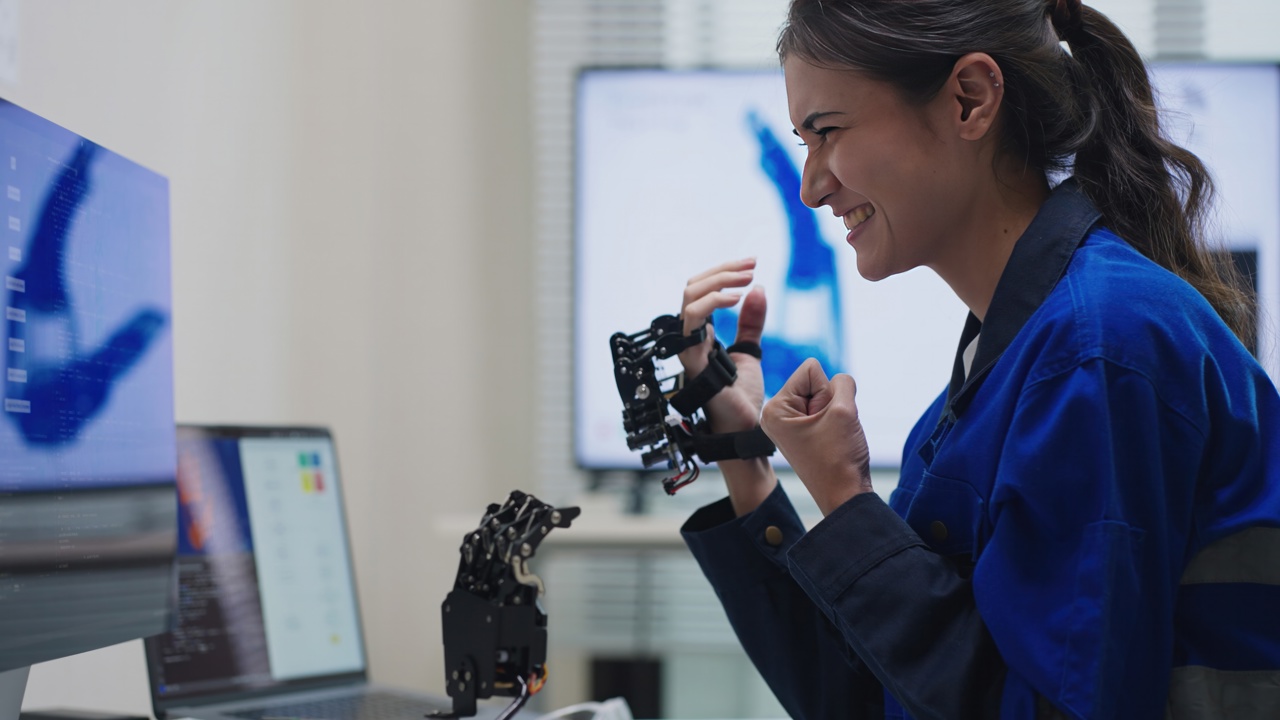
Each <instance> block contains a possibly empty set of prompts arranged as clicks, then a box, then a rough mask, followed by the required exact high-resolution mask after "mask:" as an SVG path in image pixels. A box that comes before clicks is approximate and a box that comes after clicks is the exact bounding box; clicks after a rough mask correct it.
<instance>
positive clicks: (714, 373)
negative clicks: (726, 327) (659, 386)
mask: <svg viewBox="0 0 1280 720" xmlns="http://www.w3.org/2000/svg"><path fill="white" fill-rule="evenodd" d="M737 379H738V366H737V365H734V364H733V361H732V360H730V359H729V353H727V352H725V351H724V346H723V345H721V344H720V343H718V342H717V343H716V344H715V345H714V346H713V347H712V348H711V352H709V353H707V369H706V370H703V371H702V372H700V373H698V377H696V378H694V379H693V380H690V381H689V382H688V383H686V384H685V386H684V388H682V389H681V390H680V392H678V393H676V394H675V395H673V396H671V407H673V408H675V409H676V412H678V413H680V414H681V415H684V416H685V417H689V416H690V415H692V414H694V413H695V412H697V411H698V408H700V407H702V406H703V405H706V404H707V401H708V400H710V399H711V398H713V397H715V396H716V393H718V392H720V391H721V390H723V389H724V388H725V386H727V385H732V384H733V382H734V381H735V380H737Z"/></svg>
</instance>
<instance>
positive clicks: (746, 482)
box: [716, 457, 778, 517]
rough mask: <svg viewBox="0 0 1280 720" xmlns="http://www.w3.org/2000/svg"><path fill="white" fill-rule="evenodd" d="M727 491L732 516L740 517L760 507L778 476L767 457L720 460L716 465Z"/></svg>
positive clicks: (774, 485)
mask: <svg viewBox="0 0 1280 720" xmlns="http://www.w3.org/2000/svg"><path fill="white" fill-rule="evenodd" d="M716 465H717V466H718V467H719V468H720V473H721V474H722V475H723V476H724V484H725V487H726V488H728V490H729V502H730V504H732V505H733V513H734V515H736V516H738V517H741V516H743V515H746V514H747V513H749V512H751V511H753V510H755V509H756V508H758V507H760V504H761V503H763V502H764V501H765V499H766V498H768V497H769V495H770V494H772V493H773V489H774V488H775V487H777V486H778V476H777V475H776V474H775V473H774V472H773V465H772V463H770V462H769V458H767V457H757V458H746V459H744V460H721V461H719V462H717V463H716Z"/></svg>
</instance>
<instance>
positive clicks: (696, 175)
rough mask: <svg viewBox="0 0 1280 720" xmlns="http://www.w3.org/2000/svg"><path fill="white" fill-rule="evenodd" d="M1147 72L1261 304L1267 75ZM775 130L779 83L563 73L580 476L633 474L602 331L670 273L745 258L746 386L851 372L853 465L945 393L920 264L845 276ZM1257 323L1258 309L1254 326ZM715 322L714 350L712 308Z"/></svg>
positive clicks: (1269, 236) (937, 326) (832, 233)
mask: <svg viewBox="0 0 1280 720" xmlns="http://www.w3.org/2000/svg"><path fill="white" fill-rule="evenodd" d="M1153 75H1154V78H1155V81H1156V85H1157V89H1158V92H1159V95H1160V100H1161V103H1162V105H1163V106H1164V107H1166V108H1167V109H1168V110H1169V112H1168V113H1167V114H1166V116H1165V122H1166V125H1167V127H1168V128H1169V130H1170V133H1171V134H1172V135H1173V136H1174V137H1175V138H1177V139H1178V140H1179V141H1181V142H1183V143H1184V144H1186V145H1187V146H1188V147H1189V148H1190V149H1192V150H1193V151H1195V152H1196V153H1198V154H1199V155H1200V156H1201V157H1202V159H1204V160H1205V161H1206V162H1207V163H1208V164H1209V166H1210V169H1211V171H1212V172H1213V173H1214V175H1215V178H1216V180H1217V184H1218V190H1219V194H1220V195H1219V197H1220V202H1219V212H1218V213H1217V222H1216V223H1215V227H1216V230H1215V233H1217V234H1218V235H1219V236H1220V238H1221V239H1222V240H1223V241H1224V242H1225V245H1226V246H1227V249H1230V250H1232V251H1233V252H1235V253H1236V254H1237V255H1238V256H1239V257H1240V258H1241V259H1243V261H1244V262H1245V263H1246V264H1248V263H1252V264H1253V265H1254V266H1255V267H1256V276H1255V277H1256V281H1257V287H1258V290H1259V293H1260V296H1261V300H1262V306H1263V307H1264V308H1268V307H1270V308H1280V303H1277V302H1276V296H1277V292H1276V291H1277V279H1278V277H1280V251H1278V248H1280V70H1278V69H1277V68H1276V67H1274V66H1270V65H1211V64H1179V65H1159V66H1156V67H1155V68H1154V70H1153ZM791 130H792V125H791V121H790V119H789V118H788V115H787V102H786V94H785V90H784V87H783V78H782V73H781V70H759V71H730V70H697V71H671V70H631V69H623V70H607V69H606V70H590V71H586V72H584V73H582V74H581V76H580V78H579V82H578V88H577V107H576V147H575V150H576V160H575V198H574V199H575V240H574V248H575V251H574V336H573V337H574V352H573V356H574V450H575V454H576V459H577V462H578V464H579V465H580V466H582V467H585V468H590V469H639V468H640V462H639V454H638V453H634V452H631V451H629V450H628V449H627V445H626V441H625V437H626V436H625V433H624V431H623V428H622V422H621V409H622V405H621V401H620V399H619V398H618V394H617V389H616V385H615V384H614V380H613V375H612V369H613V368H612V360H611V356H610V353H609V349H608V341H609V337H610V335H612V334H613V333H615V332H618V331H625V332H628V333H631V332H636V331H638V330H641V329H643V328H645V327H647V326H648V324H649V322H650V321H651V320H652V319H653V318H654V317H655V316H657V315H660V314H664V313H673V314H674V313H677V312H679V310H680V308H679V302H680V297H681V292H682V289H683V287H684V284H685V282H686V280H687V279H688V278H689V277H691V276H693V275H694V274H696V273H698V272H700V271H702V270H704V269H706V268H709V267H711V266H713V265H715V264H718V263H721V262H724V261H726V260H731V259H735V258H740V257H745V256H755V257H756V258H758V269H757V282H758V283H759V284H762V285H764V286H765V289H766V293H767V296H768V299H769V316H768V320H767V323H766V327H765V342H764V343H763V345H764V346H765V367H764V370H765V376H766V380H765V382H766V392H768V393H772V392H774V391H776V390H777V389H778V387H780V386H781V384H782V382H783V381H784V380H785V379H786V377H788V376H789V375H790V373H791V372H792V370H794V368H795V367H796V366H797V365H798V364H799V362H801V361H802V360H803V359H804V357H807V356H809V355H814V356H817V357H819V359H821V360H822V361H823V365H824V367H826V368H827V370H828V373H831V372H835V371H842V372H849V373H852V374H853V376H854V377H855V378H856V379H857V381H858V407H859V412H860V414H861V418H862V421H863V425H864V428H865V430H866V433H867V440H868V443H869V446H870V450H871V459H872V463H873V465H875V466H878V467H884V468H893V467H896V466H898V465H899V463H900V461H901V457H902V452H903V444H904V443H905V440H906V436H907V433H908V432H909V431H910V429H911V427H912V425H913V424H914V423H915V421H916V419H917V418H918V417H919V415H920V413H922V412H923V411H924V409H925V408H926V407H927V406H928V405H929V403H930V402H931V401H932V400H933V399H934V398H935V397H936V396H937V395H938V394H939V393H940V392H942V391H943V390H944V389H945V388H946V385H947V382H948V380H949V378H950V373H951V365H952V361H953V359H954V355H955V352H956V345H957V343H958V341H959V337H960V331H961V328H962V326H963V323H964V318H965V314H966V312H967V309H966V308H965V307H964V306H963V305H962V304H961V303H960V301H959V300H958V299H956V297H955V296H954V295H953V294H952V293H951V290H950V289H949V288H948V287H947V286H946V285H945V284H944V283H943V282H942V281H941V280H940V279H939V278H938V277H937V276H936V275H934V274H933V273H932V272H931V271H929V270H927V269H917V270H913V271H911V272H908V273H904V274H902V275H898V276H894V277H890V278H887V279H885V280H882V281H880V282H876V283H871V282H868V281H866V280H863V279H862V278H861V277H860V276H859V275H858V273H857V269H856V264H855V255H854V251H853V250H852V248H850V247H848V246H847V245H846V244H845V243H844V236H845V230H844V226H843V224H842V221H841V220H840V219H839V218H835V217H832V216H831V214H830V212H828V211H827V210H826V209H825V208H824V209H822V210H821V211H815V210H812V209H810V208H807V207H805V206H804V205H803V204H802V203H801V202H800V200H799V197H798V177H799V172H800V169H801V168H802V167H803V162H804V152H805V151H804V148H803V147H800V146H799V144H798V141H797V140H796V138H795V136H794V135H793V134H792V132H791ZM1274 315H1275V313H1274V312H1272V313H1270V314H1265V313H1264V318H1263V319H1264V322H1265V321H1266V320H1267V319H1268V318H1269V317H1270V318H1272V319H1274V318H1273V316H1274ZM715 322H716V332H717V334H718V335H720V336H721V339H722V340H723V341H724V342H725V343H726V344H727V343H729V342H731V341H732V334H733V326H734V316H733V315H732V313H731V312H730V313H723V314H718V315H717V316H716V318H715ZM1272 338H1274V333H1273V332H1271V331H1270V330H1269V329H1268V328H1267V327H1264V331H1263V333H1262V340H1261V341H1260V351H1261V353H1262V357H1263V360H1264V364H1265V365H1266V366H1267V367H1268V369H1269V370H1271V371H1272V374H1273V376H1275V375H1276V372H1275V367H1276V362H1275V357H1274V351H1273V350H1274V349H1273V348H1272V349H1271V350H1268V348H1269V347H1270V346H1272V345H1274V340H1273V339H1272ZM1269 343H1270V344H1269ZM674 362H675V361H674V360H673V361H671V363H674ZM678 369H679V367H678V365H669V367H668V371H669V372H672V373H674V372H676V371H678Z"/></svg>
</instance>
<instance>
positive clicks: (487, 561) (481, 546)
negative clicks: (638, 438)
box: [436, 490, 581, 720]
mask: <svg viewBox="0 0 1280 720" xmlns="http://www.w3.org/2000/svg"><path fill="white" fill-rule="evenodd" d="M580 512H581V510H579V509H578V508H576V507H567V508H559V509H557V508H554V507H552V506H551V505H548V504H547V503H544V502H542V501H541V500H539V499H537V498H536V497H534V496H532V495H528V494H526V493H523V492H520V491H519V490H514V491H512V493H511V495H510V497H508V498H507V501H506V502H505V503H503V504H502V505H498V504H496V503H495V504H492V505H490V506H489V509H488V511H487V512H486V513H485V515H484V517H483V518H482V519H481V521H480V527H478V528H476V529H475V530H474V531H472V532H470V533H467V536H466V537H465V538H464V539H463V541H462V548H461V552H462V560H461V562H460V563H459V565H458V578H457V581H456V582H455V583H454V588H453V591H452V592H450V593H449V595H448V596H447V597H445V601H444V606H443V607H442V613H443V619H444V622H443V627H444V657H445V682H446V685H447V689H448V693H449V696H450V697H451V698H453V712H452V713H443V714H438V715H436V717H454V718H461V717H471V716H473V715H475V714H476V700H477V699H478V698H489V697H514V698H515V700H514V701H512V703H511V705H510V706H509V707H508V708H507V709H506V710H505V711H503V713H502V714H501V715H500V716H499V720H506V719H507V718H510V717H511V716H512V715H514V714H515V713H516V712H518V711H519V710H520V708H521V707H523V706H524V704H525V702H527V701H528V699H529V697H530V696H532V695H534V694H535V693H537V692H538V691H539V690H540V689H542V685H543V683H545V682H546V680H547V666H546V661H547V614H546V613H545V612H544V611H543V610H542V607H541V603H540V602H539V600H538V598H539V597H541V595H542V593H543V585H542V580H541V579H539V578H538V576H537V575H534V574H533V573H531V572H529V566H528V561H529V558H531V557H533V554H534V552H536V551H537V549H538V545H540V544H541V543H542V541H543V539H544V538H546V536H547V534H548V533H550V532H551V530H552V529H553V528H558V527H560V528H567V527H569V524H570V523H571V522H573V519H574V518H576V517H578V514H579V513H580Z"/></svg>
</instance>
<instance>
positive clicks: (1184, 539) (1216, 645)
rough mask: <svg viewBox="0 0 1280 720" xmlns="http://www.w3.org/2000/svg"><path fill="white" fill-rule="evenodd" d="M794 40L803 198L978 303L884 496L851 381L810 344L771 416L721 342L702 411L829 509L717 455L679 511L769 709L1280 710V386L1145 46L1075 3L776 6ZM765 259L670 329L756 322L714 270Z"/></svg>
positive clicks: (700, 357) (877, 251)
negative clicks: (718, 483)
mask: <svg viewBox="0 0 1280 720" xmlns="http://www.w3.org/2000/svg"><path fill="white" fill-rule="evenodd" d="M778 51H779V55H780V56H781V59H782V63H783V68H784V71H785V76H786V88H787V102H788V106H789V112H790V115H791V119H792V122H793V124H794V125H795V127H796V134H797V135H799V137H800V138H801V140H802V141H803V142H804V144H805V145H806V146H807V158H806V162H805V166H804V173H803V177H802V182H801V186H800V190H799V192H800V197H801V199H802V200H803V201H804V203H805V204H807V205H809V206H810V207H813V208H819V207H826V208H829V209H830V210H831V212H833V213H834V214H835V215H836V216H838V217H842V218H843V220H844V223H845V226H846V228H847V229H848V235H847V241H848V242H849V244H850V245H851V246H852V249H853V252H855V253H856V254H857V264H858V270H859V272H860V273H861V274H862V275H863V276H864V277H866V278H867V279H870V280H882V279H885V278H890V277H891V276H893V275H896V274H899V273H903V272H905V271H907V270H910V269H913V268H917V267H927V268H930V269H931V270H933V271H934V272H936V273H937V274H938V275H939V276H940V277H941V278H942V279H943V280H944V281H945V282H946V283H947V284H948V285H949V286H950V288H951V289H952V291H954V293H955V294H956V296H957V297H958V298H959V299H960V300H961V301H963V302H964V303H965V304H966V305H967V306H968V308H969V310H970V316H969V318H968V320H967V322H966V325H965V327H964V331H963V333H962V335H961V342H960V346H959V349H958V351H957V353H956V359H955V363H954V372H953V375H952V378H951V383H950V387H949V389H948V391H947V392H945V393H943V394H942V395H941V396H940V397H938V398H937V399H936V401H935V402H934V403H933V405H932V406H931V407H930V408H929V409H928V410H927V411H926V412H925V414H924V416H923V417H921V418H920V420H919V422H918V423H917V425H916V427H915V430H914V431H913V432H912V434H911V436H910V438H909V439H908V441H907V444H906V446H905V448H904V449H903V456H902V457H903V463H902V474H901V478H900V481H899V484H898V488H897V490H896V491H895V492H894V494H893V496H892V498H891V499H890V502H889V503H888V504H885V503H884V502H882V501H881V500H880V499H879V498H878V497H877V496H876V495H875V494H874V493H872V492H871V486H870V479H869V474H868V471H867V468H868V449H867V443H866V439H865V434H864V431H863V427H862V425H861V422H860V419H859V414H858V408H857V404H856V401H855V391H856V387H855V383H854V379H853V378H852V377H850V376H848V375H842V374H838V375H835V376H834V377H831V378H828V377H827V375H826V373H825V371H824V370H823V368H822V367H821V365H820V364H819V363H818V362H817V361H816V360H809V361H807V362H805V363H804V364H803V365H802V366H801V367H800V368H799V369H798V370H797V371H796V373H795V374H794V375H793V376H792V377H791V379H790V380H789V381H788V382H787V384H786V385H785V386H784V387H783V388H782V389H781V390H780V391H779V392H778V393H777V394H776V395H774V397H773V398H772V399H771V400H769V402H768V403H767V404H765V405H764V406H763V409H762V408H761V403H762V400H763V392H762V391H761V387H760V372H759V366H760V361H759V360H758V359H757V358H756V357H753V356H752V355H750V354H746V353H735V354H734V355H733V360H734V361H735V363H737V365H738V369H739V375H738V381H737V382H736V383H735V384H733V385H731V386H729V387H727V388H725V389H724V390H722V391H721V392H720V393H719V394H718V395H716V396H715V397H714V398H712V400H711V401H710V402H709V403H708V405H707V406H706V411H707V415H708V418H709V419H710V421H711V425H712V430H713V431H714V432H734V431H742V430H746V429H750V428H752V427H754V426H756V425H757V424H759V425H760V426H761V427H763V429H764V431H765V432H766V433H767V434H768V435H769V437H770V438H771V439H772V440H773V441H774V442H775V443H776V444H777V446H778V448H779V450H781V451H782V453H783V455H784V456H785V457H786V459H787V461H788V462H789V463H790V464H791V466H792V468H793V469H794V470H795V472H796V474H797V475H798V476H799V477H800V479H801V481H802V482H803V483H804V485H805V487H806V489H807V490H808V491H809V493H810V494H811V495H812V496H813V498H814V500H815V501H816V503H817V505H818V507H819V508H820V509H821V511H822V513H823V515H824V516H825V517H824V519H823V520H822V521H821V522H820V523H819V524H818V525H817V526H816V527H814V528H813V529H812V530H810V531H808V532H806V531H805V529H804V526H803V525H802V524H801V522H800V520H799V519H798V517H797V515H796V513H795V510H794V509H793V508H792V506H791V504H790V502H789V500H788V499H787V497H786V495H785V493H783V492H782V491H781V489H780V488H779V486H778V483H777V480H776V477H775V475H774V472H773V469H772V468H771V467H770V465H769V463H768V461H767V459H762V458H757V459H743V460H727V461H722V462H721V463H720V467H721V470H722V471H723V474H724V477H725V481H726V484H727V486H728V491H729V497H728V498H726V499H725V500H723V501H721V502H719V503H716V504H713V505H710V506H707V507H705V508H703V509H701V510H699V511H698V512H697V513H695V514H694V516H693V517H692V518H690V520H689V521H688V522H687V523H686V525H685V527H684V529H683V530H684V536H685V539H686V541H687V543H688V544H689V546H690V548H691V549H692V551H693V553H694V555H695V557H696V558H697V559H698V561H699V563H700V564H701V565H702V568H703V571H704V572H705V574H706V575H707V577H708V578H709V579H710V581H711V583H712V584H713V585H714V586H715V588H716V591H717V594H718V595H719V597H720V598H721V600H722V602H723V604H724V606H725V609H726V611H727V613H728V615H729V618H730V620H731V622H732V624H733V626H734V628H735V630H736V632H737V634H738V637H739V640H740V641H741V642H742V644H743V646H744V647H745V648H746V650H747V652H748V654H749V655H750V656H751V658H752V659H753V661H754V662H755V664H756V666H757V667H758V668H759V670H760V672H761V673H762V674H763V675H764V677H765V678H766V679H767V680H768V682H769V684H770V687H771V688H772V689H773V690H774V692H775V694H777V696H778V698H779V700H780V701H781V702H782V704H783V705H784V707H786V708H787V710H788V712H789V713H791V715H792V716H793V717H806V718H816V717H822V718H825V717H856V718H880V717H886V718H905V717H916V718H925V717H930V718H957V717H959V718H975V717H1002V718H1032V717H1076V718H1086V717H1088V718H1112V717H1114V718H1135V717H1143V718H1145V717H1159V716H1161V715H1165V716H1166V717H1170V718H1175V719H1179V720H1181V719H1184V718H1188V719H1198V718H1216V717H1225V716H1230V717H1259V718H1262V717H1275V716H1277V714H1280V690H1278V689H1277V688H1280V650H1277V648H1280V616H1277V615H1276V614H1275V613H1274V612H1272V611H1271V610H1270V609H1269V608H1273V607H1275V604H1276V603H1278V602H1280V576H1277V573H1276V571H1275V569H1274V568H1275V567H1276V558H1277V557H1280V467H1278V466H1277V464H1276V463H1277V462H1280V460H1278V459H1277V458H1278V457H1280V435H1278V434H1277V430H1276V428H1277V427H1280V395H1277V393H1276V389H1275V387H1274V386H1273V385H1272V383H1271V381H1270V379H1269V378H1268V376H1267V374H1266V373H1265V372H1264V371H1263V369H1262V368H1261V367H1260V366H1259V365H1258V363H1257V361H1256V360H1255V359H1254V358H1253V357H1252V356H1251V354H1250V352H1249V351H1248V350H1247V349H1246V345H1248V346H1252V344H1253V342H1252V339H1253V333H1254V329H1253V326H1252V320H1251V318H1252V317H1253V302H1254V300H1253V298H1252V297H1251V296H1250V295H1249V294H1247V293H1245V292H1244V291H1242V290H1241V289H1240V285H1239V284H1238V283H1237V281H1236V279H1235V277H1234V276H1233V274H1232V270H1231V268H1230V267H1228V266H1224V265H1221V264H1219V263H1218V262H1217V261H1216V259H1215V256H1214V255H1213V253H1212V252H1211V251H1210V249H1209V248H1208V247H1207V246H1206V244H1205V237H1204V229H1203V219H1204V216H1205V214H1206V212H1207V207H1208V202H1209V199H1210V197H1211V196H1212V185H1211V182H1210V180H1209V177H1208V175H1207V173H1206V171H1205V169H1204V167H1203V165H1202V164H1201V162H1200V160H1199V159H1197V158H1196V157H1195V156H1194V155H1192V154H1191V153H1190V152H1188V151H1186V150H1185V149H1183V148H1181V147H1179V146H1177V145H1176V144H1174V143H1172V142H1171V141H1169V140H1168V139H1167V138H1166V137H1165V136H1164V135H1163V134H1162V132H1161V126H1160V118H1159V114H1158V112H1157V110H1156V106H1155V103H1154V101H1153V98H1152V90H1151V85H1150V82H1149V79H1148V75H1147V69H1146V67H1145V66H1144V65H1143V63H1142V61H1141V59H1140V58H1139V56H1138V54H1137V52H1136V51H1135V50H1134V48H1133V46H1132V44H1130V42H1129V41H1128V40H1127V39H1126V38H1125V37H1124V35H1123V34H1122V33H1121V32H1120V31H1119V30H1118V29H1117V28H1116V27H1115V25H1113V24H1112V23H1111V22H1110V21H1109V20H1108V19H1107V18H1106V17H1104V16H1103V15H1102V14H1101V13H1099V12H1097V11H1095V10H1093V9H1091V8H1088V7H1084V6H1082V5H1081V4H1080V2H1079V0H1049V1H1048V2H1046V1H1045V0H916V1H914V2H901V1H899V0H856V1H854V0H844V1H840V0H821V1H820V0H793V2H792V4H791V7H790V13H789V17H788V22H787V24H786V25H785V26H784V28H783V31H782V35H781V38H780V40H779V42H778ZM1068 173H1069V174H1070V177H1068V178H1067V179H1065V180H1063V181H1062V182H1059V183H1057V184H1056V185H1055V184H1054V183H1052V182H1051V180H1050V179H1051V178H1055V177H1062V176H1063V175H1064V174H1068ZM755 272H756V263H755V260H754V259H746V260H739V261H733V262H728V263H725V264H723V265H720V266H718V267H715V268H712V269H710V270H708V271H706V272H704V273H702V274H700V275H698V276H696V277H695V278H693V279H692V280H690V281H689V283H688V285H687V286H686V288H685V292H684V298H683V305H682V307H683V311H682V314H683V318H684V326H685V329H686V332H690V331H693V330H695V329H697V328H699V327H701V326H702V325H703V324H704V323H705V322H706V320H707V318H708V317H709V316H710V314H711V313H712V312H713V311H714V310H715V309H718V308H724V307H730V306H733V305H736V304H737V303H738V302H739V301H740V300H741V302H742V307H741V310H740V314H739V325H738V328H737V342H738V344H739V346H741V344H742V343H744V342H745V343H747V344H751V343H758V342H759V340H760V337H761V331H762V328H763V326H764V318H765V313H766V309H767V303H766V300H765V297H764V294H763V292H761V291H760V290H758V289H753V290H751V291H750V292H748V293H747V294H746V295H745V298H743V297H742V296H741V295H740V294H739V293H737V292H732V291H726V290H732V289H735V288H745V287H747V286H749V285H751V284H752V282H753V281H754V279H755ZM887 281H888V282H893V280H892V279H890V280H887ZM1242 341H1243V342H1242ZM710 343H711V339H710V334H708V340H707V343H706V344H704V346H701V347H695V348H691V349H690V350H687V351H685V352H684V353H682V354H681V358H680V359H681V362H682V363H683V365H684V367H685V370H686V372H687V373H689V377H696V376H697V375H698V374H699V373H700V372H701V371H702V370H703V369H704V368H705V367H706V365H707V358H708V354H709V351H710V350H711V348H710Z"/></svg>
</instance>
